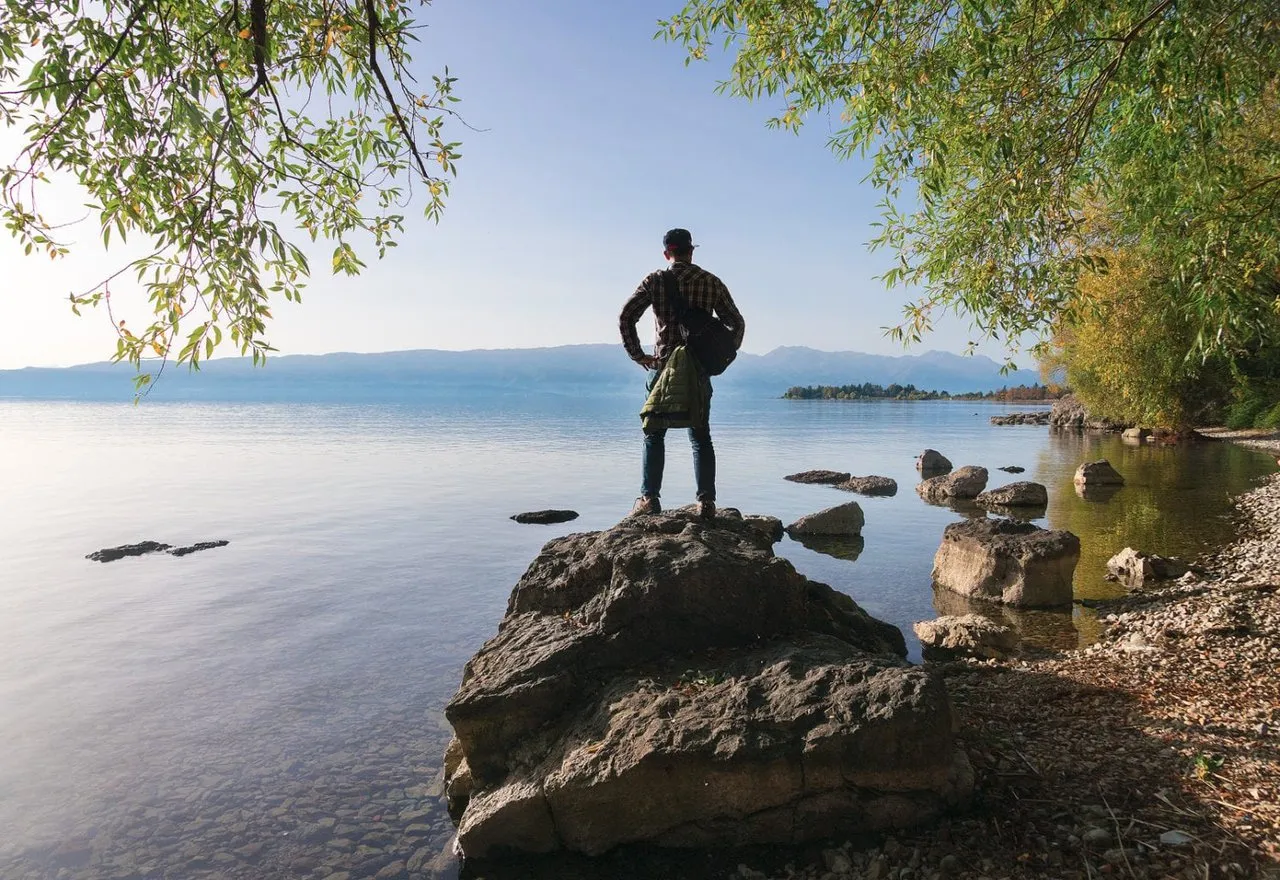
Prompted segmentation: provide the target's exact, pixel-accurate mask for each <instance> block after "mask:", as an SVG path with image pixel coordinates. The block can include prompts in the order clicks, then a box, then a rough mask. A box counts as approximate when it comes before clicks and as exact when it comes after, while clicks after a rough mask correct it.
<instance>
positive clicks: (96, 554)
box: [85, 541, 173, 562]
mask: <svg viewBox="0 0 1280 880" xmlns="http://www.w3.org/2000/svg"><path fill="white" fill-rule="evenodd" d="M172 546H173V545H172V544H161V543H160V542H159V541H142V542H140V543H137V544H121V545H120V546H119V547H106V548H104V549H102V550H95V551H93V552H92V553H90V554H89V555H88V556H86V557H85V559H90V560H92V561H94V562H115V561H116V560H117V559H123V558H124V557H126V556H142V555H144V554H147V553H159V552H160V551H162V550H168V549H169V548H170V547H172Z"/></svg>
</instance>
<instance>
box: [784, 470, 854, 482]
mask: <svg viewBox="0 0 1280 880" xmlns="http://www.w3.org/2000/svg"><path fill="white" fill-rule="evenodd" d="M782 479H784V480H790V481H791V482H793V483H826V484H834V483H842V482H844V481H845V480H847V479H849V472H848V471H821V470H819V471H801V472H800V473H798V474H787V475H786V476H785V477H783V478H782Z"/></svg>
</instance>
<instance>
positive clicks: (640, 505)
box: [631, 495, 662, 516]
mask: <svg viewBox="0 0 1280 880" xmlns="http://www.w3.org/2000/svg"><path fill="white" fill-rule="evenodd" d="M655 513H662V504H661V503H660V502H659V501H658V499H657V498H650V497H649V496H648V495H641V496H640V497H639V498H637V499H636V505H635V507H633V508H631V515H632V516H644V515H646V514H655Z"/></svg>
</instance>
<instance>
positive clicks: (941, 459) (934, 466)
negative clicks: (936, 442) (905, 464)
mask: <svg viewBox="0 0 1280 880" xmlns="http://www.w3.org/2000/svg"><path fill="white" fill-rule="evenodd" d="M916 470H918V471H920V473H922V474H929V473H932V474H938V473H943V472H945V471H949V470H951V460H950V459H949V458H947V457H946V456H945V455H943V454H942V453H941V452H939V451H938V450H936V449H926V450H925V451H924V452H922V453H920V454H919V455H917V456H916Z"/></svg>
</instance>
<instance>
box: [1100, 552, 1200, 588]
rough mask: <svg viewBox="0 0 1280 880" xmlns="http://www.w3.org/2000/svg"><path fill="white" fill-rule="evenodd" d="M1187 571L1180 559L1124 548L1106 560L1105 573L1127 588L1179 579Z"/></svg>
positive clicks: (1185, 565)
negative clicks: (1151, 582)
mask: <svg viewBox="0 0 1280 880" xmlns="http://www.w3.org/2000/svg"><path fill="white" fill-rule="evenodd" d="M1189 570H1190V569H1189V567H1188V566H1187V564H1186V563H1185V562H1183V561H1182V560H1181V559H1175V558H1173V557H1171V556H1156V555H1155V554H1154V553H1143V552H1142V551H1140V550H1134V549H1133V548H1132V547H1125V548H1124V549H1123V550H1121V551H1120V552H1119V553H1117V554H1116V555H1115V556H1112V557H1111V558H1110V559H1109V560H1107V571H1108V572H1110V574H1111V576H1112V577H1114V578H1115V579H1116V580H1118V581H1120V582H1121V583H1123V584H1124V585H1125V586H1129V587H1141V586H1143V585H1144V584H1145V583H1146V582H1147V581H1163V580H1172V579H1173V578H1180V577H1182V576H1183V575H1184V574H1186V573H1187V572H1188V571H1189Z"/></svg>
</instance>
